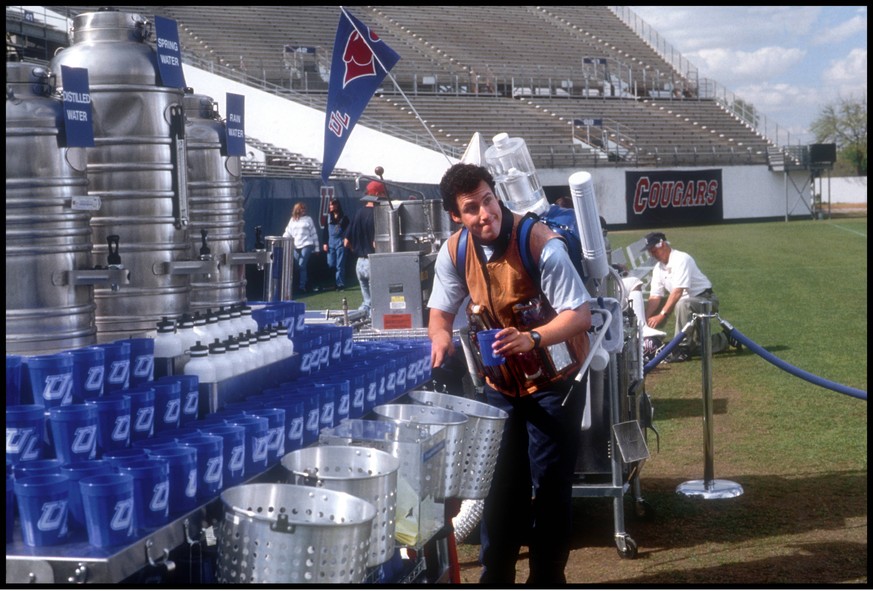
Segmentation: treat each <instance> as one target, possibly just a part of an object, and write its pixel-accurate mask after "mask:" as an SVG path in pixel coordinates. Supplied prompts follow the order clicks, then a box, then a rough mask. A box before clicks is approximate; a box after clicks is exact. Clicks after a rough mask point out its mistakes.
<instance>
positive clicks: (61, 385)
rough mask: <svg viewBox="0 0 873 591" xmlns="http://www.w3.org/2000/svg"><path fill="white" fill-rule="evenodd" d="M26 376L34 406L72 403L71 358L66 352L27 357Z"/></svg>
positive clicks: (47, 406)
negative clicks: (28, 380) (28, 379)
mask: <svg viewBox="0 0 873 591" xmlns="http://www.w3.org/2000/svg"><path fill="white" fill-rule="evenodd" d="M26 363H27V375H28V377H29V378H30V391H31V395H32V399H33V403H34V404H41V405H42V406H44V407H46V408H51V407H53V406H61V405H62V404H71V403H72V402H73V356H72V355H70V354H69V353H67V352H62V353H55V354H53V355H37V356H35V357H28V358H27V360H26Z"/></svg>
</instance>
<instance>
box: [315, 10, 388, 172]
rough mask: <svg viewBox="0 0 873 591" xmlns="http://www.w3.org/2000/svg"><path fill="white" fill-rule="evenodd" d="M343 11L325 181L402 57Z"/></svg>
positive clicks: (329, 107)
mask: <svg viewBox="0 0 873 591" xmlns="http://www.w3.org/2000/svg"><path fill="white" fill-rule="evenodd" d="M341 10H342V12H341V14H340V20H339V25H338V26H337V29H336V41H334V44H333V60H332V62H331V66H330V86H329V88H328V93H327V111H326V112H325V117H324V119H325V121H324V123H325V127H324V157H323V158H322V165H321V180H322V181H323V182H325V183H327V179H328V177H329V176H330V173H331V172H333V169H334V166H336V162H337V160H339V157H340V154H342V151H343V148H344V147H345V145H346V141H347V140H348V139H349V135H350V134H351V133H352V129H354V127H355V124H356V123H357V122H358V119H359V118H360V117H361V114H362V113H363V112H364V108H366V106H367V103H368V102H370V99H371V98H372V97H373V94H374V93H375V92H376V89H377V88H379V85H380V84H382V80H384V78H385V76H386V75H387V74H388V71H389V70H390V69H391V68H393V67H394V64H396V63H397V61H398V60H399V59H400V56H399V55H397V52H395V51H394V50H393V49H391V48H390V47H388V45H387V44H386V43H385V42H384V41H382V40H381V39H379V36H378V35H376V33H374V32H373V31H371V30H370V28H369V27H368V26H367V25H365V24H364V23H362V22H361V21H359V20H358V19H357V18H355V17H354V16H352V15H351V14H350V13H349V12H348V11H346V10H345V9H341Z"/></svg>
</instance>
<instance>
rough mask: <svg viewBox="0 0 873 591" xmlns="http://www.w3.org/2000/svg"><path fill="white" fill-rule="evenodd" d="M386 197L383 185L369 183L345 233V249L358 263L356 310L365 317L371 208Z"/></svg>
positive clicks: (372, 248) (373, 222)
mask: <svg viewBox="0 0 873 591" xmlns="http://www.w3.org/2000/svg"><path fill="white" fill-rule="evenodd" d="M387 196H388V193H387V191H386V190H385V185H384V184H382V183H380V182H379V181H370V183H369V184H368V185H367V190H366V191H365V194H364V196H363V197H362V198H361V201H363V202H364V207H362V208H361V209H359V210H358V211H357V213H356V214H355V217H354V218H353V219H352V223H351V224H349V228H348V230H347V231H346V238H345V245H346V248H348V249H349V250H351V251H352V252H353V253H354V254H355V256H357V257H358V262H357V263H355V275H357V277H358V284H359V285H360V286H361V296H362V298H363V301H362V302H361V306H360V307H359V308H358V310H360V311H361V312H365V313H366V314H367V316H369V315H370V308H371V298H370V259H369V258H368V257H369V256H370V255H371V254H373V253H374V252H376V217H375V213H376V212H375V210H374V209H373V208H374V207H375V206H376V202H377V201H379V198H380V197H387Z"/></svg>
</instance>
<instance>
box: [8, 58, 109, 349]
mask: <svg viewBox="0 0 873 591" xmlns="http://www.w3.org/2000/svg"><path fill="white" fill-rule="evenodd" d="M53 90H54V89H53V88H52V80H51V76H50V73H49V71H48V70H47V69H46V68H44V67H41V66H38V65H35V64H31V63H26V62H7V63H6V352H7V353H18V354H37V353H48V352H56V351H60V350H64V349H70V348H77V347H82V346H86V345H90V344H93V343H95V342H96V332H97V330H96V327H95V324H94V312H95V306H94V299H93V295H92V287H91V286H89V285H73V284H72V282H71V281H70V272H71V271H72V270H75V269H87V268H90V267H92V259H91V229H90V226H89V219H90V212H89V211H87V210H77V209H73V202H74V200H75V199H76V198H78V197H86V196H87V178H86V175H85V158H86V155H85V150H84V149H83V148H68V147H65V146H64V141H65V134H64V131H63V128H64V122H63V115H62V113H63V111H62V109H63V103H62V102H61V100H60V99H59V97H57V96H54V95H53Z"/></svg>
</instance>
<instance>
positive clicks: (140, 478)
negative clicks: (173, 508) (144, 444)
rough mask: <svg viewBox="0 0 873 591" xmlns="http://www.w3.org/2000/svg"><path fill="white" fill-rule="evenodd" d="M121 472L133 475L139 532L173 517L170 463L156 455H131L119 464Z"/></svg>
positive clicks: (119, 471) (164, 523)
mask: <svg viewBox="0 0 873 591" xmlns="http://www.w3.org/2000/svg"><path fill="white" fill-rule="evenodd" d="M117 470H118V473H119V474H130V475H131V476H132V477H133V502H134V506H135V507H136V523H137V532H138V533H145V532H147V531H149V530H152V529H156V528H159V527H163V526H164V525H166V524H167V523H168V522H169V520H170V465H169V463H168V462H167V460H165V459H163V458H157V457H146V456H143V457H141V458H129V459H127V460H124V461H122V462H121V463H119V464H118V468H117Z"/></svg>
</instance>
